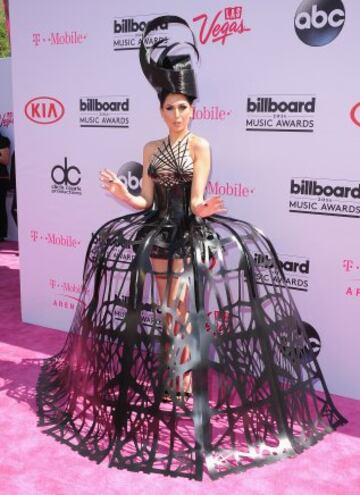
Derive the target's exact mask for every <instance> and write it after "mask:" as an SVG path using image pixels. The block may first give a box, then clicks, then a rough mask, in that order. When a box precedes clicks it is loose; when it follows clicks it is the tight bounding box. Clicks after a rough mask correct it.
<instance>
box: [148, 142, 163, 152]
mask: <svg viewBox="0 0 360 495" xmlns="http://www.w3.org/2000/svg"><path fill="white" fill-rule="evenodd" d="M163 142H164V140H163V139H155V140H154V141H149V142H147V143H145V145H144V152H147V153H151V152H153V151H154V150H156V149H157V148H158V147H159V146H160V145H161V144H162V143H163Z"/></svg>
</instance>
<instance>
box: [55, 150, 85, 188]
mask: <svg viewBox="0 0 360 495" xmlns="http://www.w3.org/2000/svg"><path fill="white" fill-rule="evenodd" d="M51 178H52V180H53V182H54V183H55V184H57V185H59V186H60V185H63V184H65V186H69V185H70V186H77V185H78V184H79V183H80V181H81V177H80V170H79V169H78V167H75V166H73V165H72V166H71V167H68V162H67V157H65V158H64V166H63V167H62V166H61V165H55V167H53V168H52V170H51Z"/></svg>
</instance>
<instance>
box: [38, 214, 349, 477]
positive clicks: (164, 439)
mask: <svg viewBox="0 0 360 495" xmlns="http://www.w3.org/2000/svg"><path fill="white" fill-rule="evenodd" d="M160 294H161V296H160ZM165 396H166V397H167V400H166V401H164V397H165ZM37 402H38V415H39V425H40V426H45V428H44V431H45V432H46V433H47V434H48V435H51V436H53V437H55V438H56V439H57V440H59V441H60V442H62V443H64V444H67V445H69V446H70V447H71V448H73V449H74V450H76V451H78V452H79V453H80V454H81V455H85V456H87V457H89V458H90V459H92V460H95V461H96V462H101V461H103V460H105V459H107V462H109V465H110V466H114V467H118V468H125V469H129V470H132V471H144V472H157V473H163V474H166V475H171V476H183V477H187V478H195V479H201V478H202V476H203V472H204V470H205V471H207V472H208V473H209V475H210V476H211V477H212V478H217V477H219V476H222V475H224V474H226V473H229V472H232V471H244V470H246V469H248V468H250V467H253V466H261V465H263V464H266V463H271V462H274V461H276V460H278V459H281V458H284V457H288V456H293V455H294V454H296V453H300V452H302V451H303V450H304V449H305V448H307V447H309V446H311V445H313V444H314V443H316V442H317V441H318V440H319V439H321V438H322V437H323V436H324V435H325V434H326V433H327V432H329V431H331V430H333V429H334V428H336V427H337V426H339V425H341V424H343V423H344V422H346V420H345V419H344V418H343V417H342V416H341V414H340V413H339V412H338V411H337V410H336V408H335V406H334V404H333V402H332V400H331V397H330V395H329V393H328V390H327V387H326V384H325V381H324V378H323V376H322V373H321V370H320V368H319V365H318V362H317V360H316V356H315V354H314V352H313V349H312V347H311V345H310V342H309V339H308V336H307V334H306V331H305V328H304V324H303V322H302V320H301V318H300V316H299V314H298V311H297V309H296V306H295V304H294V301H293V299H292V296H291V294H290V292H289V289H288V288H287V287H286V283H285V279H284V276H283V273H282V270H281V267H280V265H279V261H278V258H277V256H276V253H275V252H274V249H273V248H272V246H271V244H270V242H269V241H268V240H267V239H266V238H265V237H264V235H263V234H262V233H261V232H260V231H259V230H258V229H256V228H255V227H253V226H252V225H250V224H249V223H246V222H243V221H240V220H237V219H233V218H228V217H223V216H219V215H215V216H213V217H209V218H207V219H206V220H203V219H199V218H196V217H193V216H189V217H187V218H186V219H182V220H176V219H172V218H170V217H168V216H166V215H163V216H161V215H159V214H158V213H156V212H154V211H147V212H141V213H135V214H131V215H126V216H123V217H120V218H117V219H114V220H111V221H110V222H108V223H106V224H105V225H103V226H102V227H101V228H100V229H99V230H98V231H97V232H96V233H95V234H94V236H93V238H92V241H91V243H90V245H89V247H88V251H87V254H86V261H85V268H84V285H83V291H82V294H81V297H80V302H79V304H78V307H77V310H76V314H75V317H74V320H73V323H72V326H71V329H70V332H69V333H68V335H67V338H66V342H65V345H64V347H63V349H62V350H61V351H60V352H59V353H58V354H57V355H55V356H53V357H51V358H49V359H47V360H46V361H45V362H44V364H43V366H42V369H41V373H40V377H39V380H38V384H37Z"/></svg>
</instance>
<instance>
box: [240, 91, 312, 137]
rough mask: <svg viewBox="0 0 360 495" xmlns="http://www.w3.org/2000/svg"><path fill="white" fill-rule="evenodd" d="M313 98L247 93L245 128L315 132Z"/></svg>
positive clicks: (249, 129) (309, 96)
mask: <svg viewBox="0 0 360 495" xmlns="http://www.w3.org/2000/svg"><path fill="white" fill-rule="evenodd" d="M315 111H316V97H315V96H313V95H301V94H300V95H299V94H298V95H291V94H283V95H281V94H278V95H274V94H272V95H267V94H260V95H249V96H248V98H247V101H246V122H245V129H246V130H247V131H256V132H261V131H262V132H264V131H268V132H314V126H315Z"/></svg>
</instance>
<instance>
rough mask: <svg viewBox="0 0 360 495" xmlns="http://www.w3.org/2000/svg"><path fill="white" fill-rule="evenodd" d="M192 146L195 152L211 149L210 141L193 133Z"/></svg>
mask: <svg viewBox="0 0 360 495" xmlns="http://www.w3.org/2000/svg"><path fill="white" fill-rule="evenodd" d="M191 147H192V148H193V150H194V152H197V151H200V152H201V151H207V150H209V149H210V143H209V141H207V140H206V139H205V138H203V137H201V136H198V135H197V134H193V133H191Z"/></svg>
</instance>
